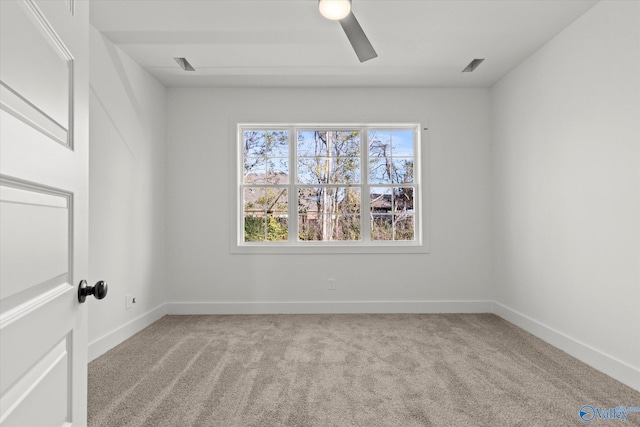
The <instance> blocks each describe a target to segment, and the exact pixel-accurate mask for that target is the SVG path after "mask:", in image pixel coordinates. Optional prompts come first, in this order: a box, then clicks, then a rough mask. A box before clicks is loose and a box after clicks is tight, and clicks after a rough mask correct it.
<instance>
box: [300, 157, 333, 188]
mask: <svg viewBox="0 0 640 427" xmlns="http://www.w3.org/2000/svg"><path fill="white" fill-rule="evenodd" d="M328 182H329V159H327V158H321V157H307V158H302V159H298V183H299V184H327V183H328Z"/></svg>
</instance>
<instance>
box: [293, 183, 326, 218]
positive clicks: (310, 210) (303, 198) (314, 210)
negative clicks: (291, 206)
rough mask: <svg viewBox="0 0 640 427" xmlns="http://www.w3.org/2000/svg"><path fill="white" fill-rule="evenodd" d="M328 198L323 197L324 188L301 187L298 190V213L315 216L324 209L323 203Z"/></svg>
mask: <svg viewBox="0 0 640 427" xmlns="http://www.w3.org/2000/svg"><path fill="white" fill-rule="evenodd" d="M328 201H329V199H328V198H327V197H325V189H324V188H322V187H320V188H308V187H305V188H301V189H299V190H298V213H300V214H308V215H311V216H312V217H313V216H317V215H318V214H319V213H322V212H324V211H325V204H326V203H328Z"/></svg>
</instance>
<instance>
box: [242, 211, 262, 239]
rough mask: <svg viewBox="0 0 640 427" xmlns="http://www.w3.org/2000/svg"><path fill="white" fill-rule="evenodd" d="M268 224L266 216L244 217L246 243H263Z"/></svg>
mask: <svg viewBox="0 0 640 427" xmlns="http://www.w3.org/2000/svg"><path fill="white" fill-rule="evenodd" d="M266 231H267V230H266V222H265V217H264V216H245V217H244V241H245V242H262V241H264V239H265V235H266Z"/></svg>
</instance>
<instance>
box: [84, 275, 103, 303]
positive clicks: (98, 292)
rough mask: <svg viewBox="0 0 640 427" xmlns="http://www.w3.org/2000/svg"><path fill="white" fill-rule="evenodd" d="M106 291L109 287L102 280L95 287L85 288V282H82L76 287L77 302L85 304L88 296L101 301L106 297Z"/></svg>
mask: <svg viewBox="0 0 640 427" xmlns="http://www.w3.org/2000/svg"><path fill="white" fill-rule="evenodd" d="M108 290H109V286H108V285H107V282H105V281H104V280H100V281H99V282H97V283H96V284H95V286H87V281H86V280H82V281H80V285H79V286H78V301H80V302H81V303H82V302H85V301H86V300H87V296H88V295H93V296H94V297H96V299H102V298H104V297H106V296H107V291H108Z"/></svg>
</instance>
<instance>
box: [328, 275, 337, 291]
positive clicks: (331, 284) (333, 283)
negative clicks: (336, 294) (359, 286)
mask: <svg viewBox="0 0 640 427" xmlns="http://www.w3.org/2000/svg"><path fill="white" fill-rule="evenodd" d="M335 289H336V279H334V278H330V279H329V290H330V291H334V290H335Z"/></svg>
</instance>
